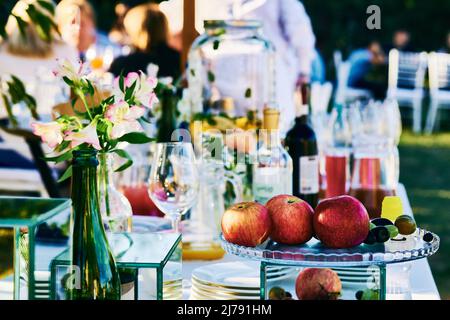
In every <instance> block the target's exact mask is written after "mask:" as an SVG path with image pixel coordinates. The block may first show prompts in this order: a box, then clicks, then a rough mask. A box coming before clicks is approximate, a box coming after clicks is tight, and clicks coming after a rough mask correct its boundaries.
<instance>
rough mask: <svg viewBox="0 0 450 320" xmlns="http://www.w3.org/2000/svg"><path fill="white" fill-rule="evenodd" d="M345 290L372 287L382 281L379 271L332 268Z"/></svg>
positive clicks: (358, 268)
mask: <svg viewBox="0 0 450 320" xmlns="http://www.w3.org/2000/svg"><path fill="white" fill-rule="evenodd" d="M332 269H333V270H334V271H335V272H336V273H337V274H338V276H339V279H341V283H342V286H343V287H344V288H359V287H371V286H373V284H377V283H379V281H380V273H379V271H378V270H377V269H374V268H367V267H351V268H350V267H349V268H332Z"/></svg>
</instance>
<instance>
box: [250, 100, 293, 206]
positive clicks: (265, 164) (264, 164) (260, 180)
mask: <svg viewBox="0 0 450 320" xmlns="http://www.w3.org/2000/svg"><path fill="white" fill-rule="evenodd" d="M279 117H280V112H279V111H278V110H276V109H272V108H266V109H265V110H264V119H263V129H262V130H260V141H259V146H258V150H257V161H256V163H255V164H254V166H253V195H254V197H255V201H257V202H259V203H261V204H265V203H266V202H267V201H268V200H269V199H270V198H272V197H273V196H276V195H279V194H292V159H291V157H290V156H289V154H288V153H287V152H286V150H285V149H284V148H283V146H282V145H281V140H280V135H279V129H278V125H279Z"/></svg>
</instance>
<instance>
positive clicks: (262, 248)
mask: <svg viewBox="0 0 450 320" xmlns="http://www.w3.org/2000/svg"><path fill="white" fill-rule="evenodd" d="M426 232H427V231H426V230H424V229H419V228H418V229H417V231H416V232H415V233H414V234H413V235H410V236H406V237H405V238H406V240H405V241H393V240H389V241H388V242H386V243H384V244H376V245H365V244H362V245H359V246H356V247H353V248H349V249H330V248H326V247H324V246H323V245H322V244H321V243H320V241H318V240H316V239H314V238H313V239H311V240H310V241H309V242H307V243H306V244H303V245H297V246H287V245H282V244H278V243H276V242H274V241H271V240H268V241H266V242H264V243H263V244H261V245H259V246H257V247H254V248H252V247H244V246H239V245H236V244H233V243H230V242H227V241H226V240H225V239H224V238H223V235H221V236H220V239H221V242H222V247H223V248H224V250H225V251H226V252H228V253H230V254H234V255H237V256H239V257H242V258H247V259H252V260H258V261H263V262H266V263H270V264H280V265H293V266H302V267H303V266H318V267H319V266H323V267H331V266H335V267H344V266H345V267H349V266H369V265H374V264H390V263H397V262H405V261H411V260H416V259H421V258H425V257H428V256H431V255H433V254H434V253H436V251H437V250H438V249H439V237H438V236H437V235H436V234H433V236H434V239H433V241H432V242H429V243H428V242H425V241H423V239H422V237H423V235H424V234H425V233H426Z"/></svg>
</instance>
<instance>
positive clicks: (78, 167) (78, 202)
mask: <svg viewBox="0 0 450 320" xmlns="http://www.w3.org/2000/svg"><path fill="white" fill-rule="evenodd" d="M96 155H97V152H96V151H95V150H79V151H74V152H73V162H72V167H73V169H72V170H73V173H72V226H73V228H72V246H71V250H72V253H71V257H72V267H73V268H74V269H75V274H74V277H73V283H67V289H68V291H69V298H70V299H72V300H120V296H121V292H120V277H119V273H118V270H117V267H116V263H115V261H114V257H113V255H112V253H111V250H110V247H109V244H108V240H107V238H106V234H105V229H104V227H103V223H102V217H101V214H100V207H99V200H98V189H97V166H98V160H97V157H96Z"/></svg>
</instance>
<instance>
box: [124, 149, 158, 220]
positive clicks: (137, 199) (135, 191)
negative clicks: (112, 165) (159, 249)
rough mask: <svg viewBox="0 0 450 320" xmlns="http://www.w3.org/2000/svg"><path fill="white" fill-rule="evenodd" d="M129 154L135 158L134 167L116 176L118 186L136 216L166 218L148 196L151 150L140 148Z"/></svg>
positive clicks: (132, 150)
mask: <svg viewBox="0 0 450 320" xmlns="http://www.w3.org/2000/svg"><path fill="white" fill-rule="evenodd" d="M130 147H134V148H132V149H131V150H130V151H129V152H130V153H131V154H132V157H133V165H132V166H131V167H130V168H128V169H127V170H124V171H121V172H119V173H118V174H116V177H117V180H118V181H116V185H117V186H118V188H119V190H120V191H121V192H122V193H123V194H124V195H125V197H127V199H128V201H129V202H130V204H131V209H132V210H133V214H134V215H143V216H155V217H164V213H162V212H161V211H160V210H159V209H158V208H157V207H156V205H155V204H154V203H153V201H152V200H151V199H150V196H149V195H148V177H149V175H150V168H151V166H150V163H151V152H150V151H151V150H147V149H143V148H141V147H140V146H130Z"/></svg>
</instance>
